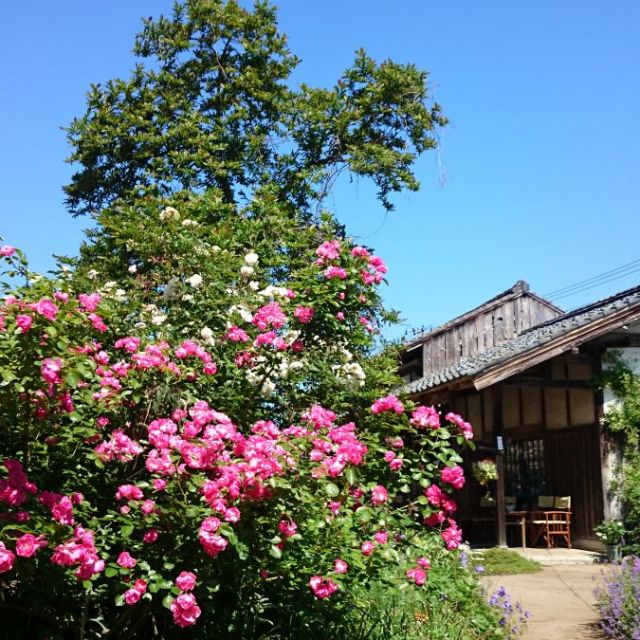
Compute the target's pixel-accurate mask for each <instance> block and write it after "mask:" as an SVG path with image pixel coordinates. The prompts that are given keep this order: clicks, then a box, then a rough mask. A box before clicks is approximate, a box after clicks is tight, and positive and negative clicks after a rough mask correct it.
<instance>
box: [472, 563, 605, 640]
mask: <svg viewBox="0 0 640 640" xmlns="http://www.w3.org/2000/svg"><path fill="white" fill-rule="evenodd" d="M605 567H606V565H598V564H593V563H591V564H578V565H562V566H558V565H554V566H546V567H543V568H542V570H541V571H540V572H538V573H529V574H522V575H517V576H490V577H486V578H484V579H483V582H484V583H485V584H486V586H487V587H488V588H489V589H492V590H494V589H495V588H497V587H501V586H503V587H504V588H505V589H506V590H507V592H508V593H509V594H510V595H511V596H512V597H513V599H514V600H517V601H518V602H520V604H522V606H523V607H524V609H526V610H527V611H530V612H531V620H530V621H529V624H528V625H527V631H526V632H525V634H524V636H523V640H596V639H598V640H600V639H601V638H603V636H602V634H601V633H600V631H599V629H598V626H597V625H598V615H597V613H596V609H595V597H594V595H593V589H594V588H595V586H596V584H597V583H598V581H599V580H600V576H601V572H602V570H603V568H605Z"/></svg>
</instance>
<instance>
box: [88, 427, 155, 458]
mask: <svg viewBox="0 0 640 640" xmlns="http://www.w3.org/2000/svg"><path fill="white" fill-rule="evenodd" d="M143 450H144V449H143V448H142V447H141V446H140V445H139V444H138V443H137V442H135V441H133V440H132V439H131V438H130V437H129V436H128V435H126V434H125V433H124V431H123V430H122V429H116V430H115V431H112V432H111V437H110V438H109V440H106V441H104V442H101V443H100V444H99V445H98V446H97V447H96V448H95V449H94V451H95V452H96V455H97V456H98V458H100V460H102V461H103V462H110V461H111V460H113V459H114V458H115V459H116V460H118V461H119V462H130V461H131V460H133V458H135V457H136V456H138V455H140V454H141V453H142V452H143Z"/></svg>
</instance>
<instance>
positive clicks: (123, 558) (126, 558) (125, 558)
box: [116, 551, 138, 569]
mask: <svg viewBox="0 0 640 640" xmlns="http://www.w3.org/2000/svg"><path fill="white" fill-rule="evenodd" d="M116 562H117V563H118V564H119V565H120V566H121V567H123V568H124V569H133V567H135V566H136V565H137V564H138V561H137V560H136V559H135V558H134V557H133V556H132V555H131V554H130V553H129V552H128V551H123V552H122V553H121V554H120V555H119V556H118V559H117V560H116Z"/></svg>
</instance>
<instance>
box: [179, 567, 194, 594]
mask: <svg viewBox="0 0 640 640" xmlns="http://www.w3.org/2000/svg"><path fill="white" fill-rule="evenodd" d="M197 579H198V576H196V574H195V573H191V571H181V572H180V575H179V576H178V577H177V578H176V587H178V589H180V591H193V589H194V587H195V586H196V580H197Z"/></svg>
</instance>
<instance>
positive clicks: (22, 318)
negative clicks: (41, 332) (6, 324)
mask: <svg viewBox="0 0 640 640" xmlns="http://www.w3.org/2000/svg"><path fill="white" fill-rule="evenodd" d="M32 323H33V318H32V317H31V316H26V315H23V314H20V315H17V316H16V326H17V327H18V328H19V329H20V333H26V332H27V331H29V329H31V324H32Z"/></svg>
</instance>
